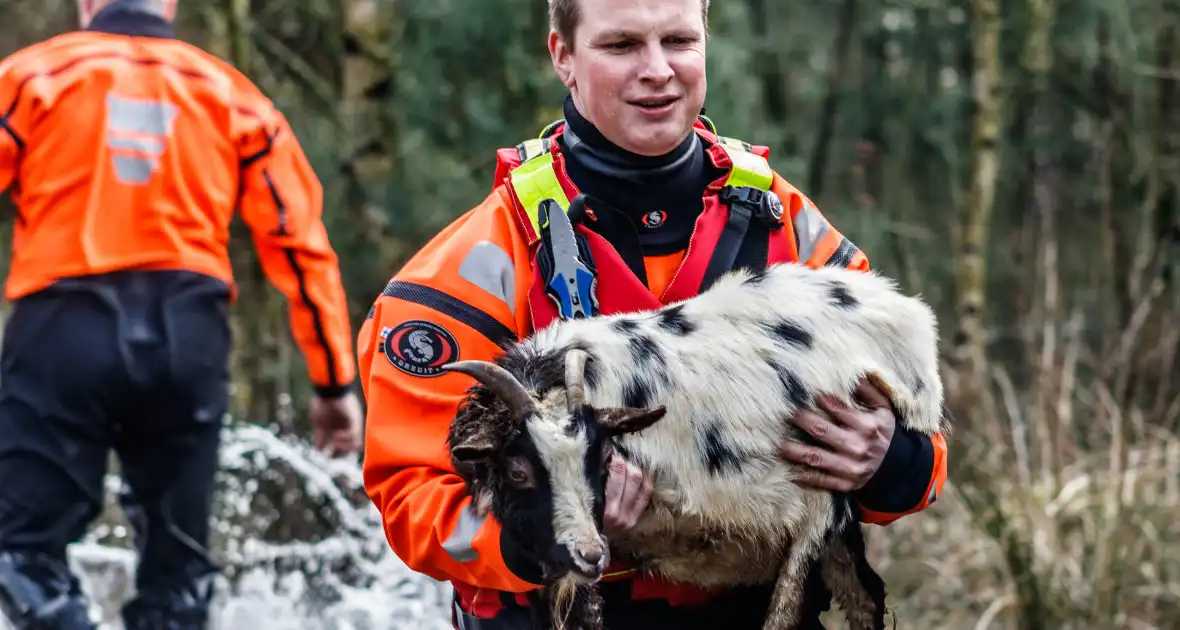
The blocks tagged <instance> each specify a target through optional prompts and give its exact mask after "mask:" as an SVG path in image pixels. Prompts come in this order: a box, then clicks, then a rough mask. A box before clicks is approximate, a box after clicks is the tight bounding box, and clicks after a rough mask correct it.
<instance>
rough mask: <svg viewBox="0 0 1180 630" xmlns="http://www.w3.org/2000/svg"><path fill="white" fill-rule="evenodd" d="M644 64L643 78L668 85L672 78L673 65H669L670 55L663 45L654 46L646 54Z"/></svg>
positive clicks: (650, 46)
mask: <svg viewBox="0 0 1180 630" xmlns="http://www.w3.org/2000/svg"><path fill="white" fill-rule="evenodd" d="M643 58H644V64H643V72H642V73H641V78H643V79H645V80H647V81H654V82H657V83H666V82H667V81H669V80H670V79H671V78H672V76H673V74H674V73H673V72H672V65H671V64H669V63H668V55H667V54H666V51H664V47H663V45H661V44H658V43H657V44H652V45H649V46H648V47H647V50H646V52H645V53H644V56H643Z"/></svg>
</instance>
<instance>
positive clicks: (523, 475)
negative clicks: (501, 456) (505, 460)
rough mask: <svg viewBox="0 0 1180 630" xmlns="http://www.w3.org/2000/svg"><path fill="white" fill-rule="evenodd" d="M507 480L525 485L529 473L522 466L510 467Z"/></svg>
mask: <svg viewBox="0 0 1180 630" xmlns="http://www.w3.org/2000/svg"><path fill="white" fill-rule="evenodd" d="M508 481H510V482H512V484H513V485H516V486H525V485H528V484H529V481H530V479H529V473H528V471H527V470H524V469H523V468H512V469H509V471H508Z"/></svg>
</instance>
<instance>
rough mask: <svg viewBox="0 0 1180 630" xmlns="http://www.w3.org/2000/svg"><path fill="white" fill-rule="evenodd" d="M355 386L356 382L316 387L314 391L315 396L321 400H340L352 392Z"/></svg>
mask: <svg viewBox="0 0 1180 630" xmlns="http://www.w3.org/2000/svg"><path fill="white" fill-rule="evenodd" d="M355 384H356V381H353V382H351V383H348V384H347V385H316V386H314V388H313V389H315V395H316V396H319V397H320V398H325V399H329V398H340V397H342V396H344V395H345V394H348V393H349V392H351V391H352V388H353V385H355Z"/></svg>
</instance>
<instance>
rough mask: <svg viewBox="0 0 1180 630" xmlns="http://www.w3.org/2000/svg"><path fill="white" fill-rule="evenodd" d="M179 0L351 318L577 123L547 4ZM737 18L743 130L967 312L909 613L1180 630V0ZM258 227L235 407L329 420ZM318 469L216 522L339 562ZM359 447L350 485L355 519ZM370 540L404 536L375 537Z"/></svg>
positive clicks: (822, 10)
mask: <svg viewBox="0 0 1180 630" xmlns="http://www.w3.org/2000/svg"><path fill="white" fill-rule="evenodd" d="M583 1H584V2H586V1H592V0H583ZM180 14H181V15H180V25H179V28H180V31H181V35H182V37H183V38H184V39H186V40H187V41H189V42H192V43H195V44H197V45H200V46H202V47H205V48H206V49H208V50H211V51H212V52H214V53H216V54H218V55H221V56H223V57H225V58H226V59H229V60H231V61H232V62H233V63H234V64H235V65H237V66H238V67H239V68H240V69H242V70H243V71H244V72H245V73H246V74H247V75H249V76H250V77H252V78H253V79H254V80H255V81H256V82H257V83H258V84H259V85H260V86H261V87H262V88H263V89H264V90H265V91H266V93H267V94H268V95H269V96H270V97H271V98H272V99H273V100H274V101H275V102H276V103H277V104H278V106H279V107H280V108H281V109H282V110H283V111H284V112H285V113H286V115H287V116H288V117H289V119H290V121H291V123H292V125H293V126H294V128H295V130H296V131H297V133H298V136H299V138H300V140H301V141H302V143H303V145H304V147H305V148H306V150H307V152H308V154H309V157H310V158H311V160H312V162H313V164H314V165H315V166H316V168H317V171H318V173H319V175H320V177H321V178H322V181H323V184H324V188H325V215H326V221H327V224H328V227H329V230H330V233H331V236H332V240H333V243H334V244H335V246H336V248H337V251H338V252H339V253H340V256H341V259H342V265H343V271H344V275H345V280H346V283H347V288H348V291H349V297H350V300H351V306H352V314H353V321H354V323H355V324H356V325H359V323H360V322H361V321H362V318H363V317H364V314H365V312H366V310H367V309H368V307H369V305H370V303H371V300H372V299H373V298H374V297H375V296H376V295H377V294H378V293H379V292H380V290H381V288H382V287H383V286H384V284H385V282H386V281H387V280H388V278H389V277H390V276H391V275H392V274H393V273H394V272H395V271H396V270H397V268H398V267H399V265H400V264H401V263H403V262H404V261H405V260H406V258H407V257H408V256H409V255H410V254H412V253H413V252H414V251H415V249H416V248H417V247H419V246H420V245H421V244H422V243H423V242H424V240H425V239H427V238H428V237H429V236H430V235H432V234H433V233H434V232H436V231H437V230H439V229H440V228H441V227H443V226H444V225H445V224H447V223H448V222H449V221H451V220H452V219H453V218H455V217H456V216H458V215H459V214H460V213H462V212H464V211H466V210H467V209H468V208H470V207H471V206H473V205H474V204H475V203H477V202H478V201H479V200H480V199H482V198H483V197H484V196H485V195H486V194H487V192H488V191H489V190H490V188H491V186H492V181H491V177H492V170H493V165H494V150H495V149H496V148H498V147H502V146H509V145H512V144H515V143H516V142H519V141H521V140H523V139H524V138H527V137H532V136H534V135H536V134H537V133H538V132H539V130H540V129H541V127H543V126H544V125H545V124H546V123H548V122H550V121H552V120H554V119H555V118H557V117H559V116H560V115H561V113H560V112H561V110H560V105H561V99H562V97H563V95H564V92H563V89H562V87H561V85H560V84H559V83H558V82H557V80H556V79H555V78H554V76H553V74H552V71H551V68H550V62H549V59H548V55H547V52H546V50H545V43H544V39H545V36H546V33H547V23H546V16H545V3H544V2H542V1H541V0H479V1H478V2H476V1H473V0H431V1H429V2H427V1H422V0H207V1H205V0H203V1H200V2H196V1H190V2H182V3H180ZM75 20H76V14H75V7H74V2H73V0H0V21H2V22H3V24H4V27H3V29H0V31H2V32H0V53H3V54H7V53H9V52H12V51H14V50H16V49H17V48H19V47H21V46H23V45H26V44H29V43H31V42H33V41H36V40H39V39H42V38H45V37H48V36H51V35H54V34H56V33H60V32H63V31H65V30H67V29H70V28H72V27H73V26H74V24H75ZM711 30H712V39H711V41H710V44H709V79H710V86H709V87H710V90H709V99H708V102H707V104H706V105H707V108H708V112H709V115H710V117H711V118H712V119H713V120H714V121H715V122H716V123H717V125H718V127H719V129H720V131H721V133H722V134H724V135H728V136H734V137H740V138H743V139H745V140H748V141H751V142H756V143H760V144H766V145H769V146H770V147H771V149H772V165H773V166H774V167H775V168H776V169H778V170H779V172H780V173H782V174H783V176H784V177H786V178H787V179H788V180H790V181H792V182H793V183H795V184H796V185H797V186H799V187H800V188H801V189H802V190H803V191H804V192H805V193H806V194H807V195H809V196H810V197H811V198H812V199H813V200H815V201H816V203H817V204H818V205H819V207H820V208H821V210H822V211H824V212H825V214H826V215H827V216H828V217H829V218H830V219H831V220H832V221H833V222H834V223H835V224H836V225H837V226H839V227H840V228H841V229H842V230H843V231H844V232H845V233H846V234H848V235H849V236H850V237H851V238H852V239H853V240H855V241H856V243H857V244H858V245H859V246H860V247H861V248H862V249H864V250H865V251H866V252H867V254H868V256H869V258H870V261H871V262H872V264H873V265H874V266H875V267H876V268H877V269H879V270H882V271H883V272H885V273H887V274H890V275H892V276H894V277H896V278H898V279H899V280H900V281H901V282H902V283H903V285H904V287H905V288H906V289H907V290H908V291H911V292H914V293H920V294H922V295H923V296H924V297H925V298H927V299H928V300H930V301H931V303H932V304H933V305H935V306H936V308H937V309H938V311H939V312H940V314H941V317H942V329H943V330H942V332H943V339H944V341H945V357H946V367H947V378H948V382H949V384H950V389H949V394H950V403H951V407H952V409H953V410H954V411H955V413H956V423H957V424H956V432H955V434H954V435H953V436H952V439H951V478H950V483H949V486H948V488H949V491H948V492H947V493H946V494H945V495H944V496H943V497H942V498H941V499H940V502H939V503H938V504H936V505H935V506H934V507H933V508H932V509H931V510H929V511H928V512H926V513H924V514H923V515H920V516H915V517H910V518H906V519H903V520H902V521H900V522H898V523H897V524H895V525H893V526H891V527H889V528H887V529H873V530H872V531H871V533H870V535H871V539H870V541H871V545H872V553H873V555H874V558H875V560H874V561H875V563H876V566H877V567H878V568H879V569H880V570H881V571H882V572H883V573H884V575H885V579H886V582H887V584H888V586H889V592H890V597H891V604H892V606H893V608H894V611H893V612H894V614H895V616H896V618H897V625H898V627H903V628H978V629H981V630H982V629H989V628H991V629H1008V628H1012V629H1019V630H1033V629H1040V628H1127V629H1139V628H1175V627H1180V544H1177V543H1180V519H1177V518H1176V515H1177V514H1178V513H1180V512H1178V507H1180V441H1178V440H1177V430H1178V428H1180V365H1178V364H1177V352H1178V348H1180V291H1177V289H1176V285H1175V282H1174V280H1175V277H1176V272H1177V271H1180V268H1178V267H1180V265H1178V264H1177V262H1176V261H1177V258H1178V254H1180V90H1178V88H1180V46H1178V34H1180V0H1118V1H1114V0H1106V1H1104V0H878V1H875V2H869V1H865V0H809V1H808V2H800V1H793V0H792V1H773V0H717V1H715V2H714V3H713V7H712V10H711ZM5 222H6V223H5V225H4V229H5V230H6V231H9V230H10V229H11V222H10V221H9V220H8V219H5ZM236 233H237V236H238V238H237V240H236V243H235V245H234V248H233V251H234V259H235V266H236V269H237V274H238V280H239V283H240V285H241V289H242V297H241V301H240V302H239V304H238V305H237V306H236V308H235V311H234V318H235V320H234V321H235V328H236V330H237V334H238V337H237V339H238V344H239V345H238V349H237V353H236V355H235V370H236V374H237V378H236V386H235V396H236V398H235V408H234V417H235V422H236V423H238V424H237V426H241V427H245V429H243V430H248V429H249V427H252V426H264V427H267V428H269V429H271V431H272V432H273V434H275V435H278V436H283V437H286V436H294V437H295V438H297V439H298V440H302V439H303V436H306V435H307V433H308V431H307V426H306V423H305V422H306V421H305V419H304V416H303V413H302V411H303V405H304V403H305V401H306V399H307V396H308V394H309V391H308V388H307V385H306V379H305V376H304V374H305V372H304V370H303V366H302V364H301V362H300V357H299V355H298V353H297V352H296V351H295V349H294V346H293V344H292V343H291V340H290V335H289V333H288V329H287V325H286V319H285V318H286V315H285V311H284V309H285V305H284V303H283V301H282V299H281V297H280V296H279V294H278V293H277V292H276V291H274V290H273V289H272V288H271V287H270V286H269V285H267V284H266V282H265V280H264V278H263V276H262V275H261V271H260V270H259V267H258V265H257V262H256V259H255V258H254V255H253V252H252V248H251V244H250V241H249V238H248V234H247V233H246V232H244V231H242V230H240V229H239V230H238V231H237V232H236ZM7 240H8V239H7V236H5V239H4V246H5V247H7V246H8V242H7ZM241 435H247V434H246V433H242V434H241ZM249 435H254V436H255V437H256V438H257V436H258V434H257V433H255V434H249ZM239 437H240V436H239ZM258 439H262V440H265V438H258ZM296 443H298V442H296ZM278 444H279V443H278V442H276V443H274V444H272V445H271V447H267V448H269V449H270V450H269V451H267V452H271V453H273V452H275V449H279V448H280V446H279V445H278ZM282 444H288V442H283V443H282ZM263 450H266V449H263ZM280 459H281V458H280ZM293 462H294V463H293ZM299 462H302V464H300V463H299ZM306 464H307V462H306V461H304V460H299V459H297V458H295V459H290V460H289V461H287V462H286V464H284V466H278V465H276V466H264V467H263V468H264V469H265V470H264V471H263V472H257V471H256V473H255V474H256V475H257V479H255V481H256V483H255V484H254V486H251V487H250V488H249V489H248V490H242V489H241V488H239V489H238V490H236V491H235V492H237V494H235V495H234V496H247V498H249V499H250V505H251V507H249V508H248V510H247V511H250V512H252V513H253V514H255V515H256V516H257V515H262V516H261V517H260V519H261V520H260V521H259V522H260V523H261V524H259V522H256V523H255V524H254V525H253V526H252V527H253V529H249V531H247V529H243V528H241V527H239V528H236V529H235V528H230V529H225V528H223V529H222V531H223V532H228V533H226V534H225V538H226V539H227V540H225V541H222V543H221V544H223V545H225V548H226V549H231V548H236V547H235V544H238V545H240V544H241V543H242V541H243V540H249V541H252V542H258V543H269V544H273V545H279V544H280V543H281V544H286V545H290V544H293V543H294V542H299V541H303V542H307V543H312V546H311V547H309V548H308V549H311V550H312V551H311V552H309V553H313V554H314V553H318V551H315V549H316V548H315V545H314V543H315V542H316V541H323V540H327V539H329V538H330V537H331V536H332V535H333V533H334V532H335V531H336V530H338V529H340V528H342V527H348V526H349V525H348V524H347V523H346V522H345V521H347V520H348V519H343V518H339V514H338V515H337V518H335V519H333V518H331V517H329V516H324V514H325V510H327V508H325V507H324V502H323V501H322V500H321V499H317V496H319V494H323V493H319V494H317V493H316V492H312V491H308V490H306V488H305V487H304V486H306V485H307V484H305V483H302V482H301V481H300V476H301V475H302V476H303V477H307V476H309V475H314V474H316V473H315V472H314V470H312V469H313V468H314V467H312V466H308V465H306ZM353 468H354V469H355V466H354V467H353ZM354 469H349V470H348V471H344V472H341V471H342V470H343V469H336V472H337V473H338V474H337V475H336V482H335V483H334V484H329V485H333V486H334V487H336V488H337V489H338V490H339V494H338V495H332V492H328V495H330V496H329V499H331V498H332V496H335V497H336V499H334V500H341V501H343V500H348V501H351V503H352V505H354V506H357V509H358V510H360V509H363V507H364V504H365V499H364V497H363V492H361V491H360V490H359V478H358V477H357V476H356V473H355V470H354ZM316 470H318V469H316ZM266 471H270V476H269V477H268V476H267V473H266ZM275 471H278V472H275ZM301 471H302V472H301ZM308 471H312V472H308ZM259 480H262V481H261V483H263V484H264V486H265V487H264V488H262V489H260V488H259V487H258V483H257V482H259ZM304 481H305V479H304ZM227 496H228V495H227ZM263 505H264V506H265V508H263V507H259V506H263ZM329 507H330V506H329ZM328 511H330V510H328ZM111 519H112V521H111V522H112V523H115V522H117V517H115V516H113V517H111ZM374 523H375V522H374ZM116 529H117V526H116ZM103 531H104V532H105V533H104V534H101V535H99V537H98V538H96V539H95V540H96V541H97V542H100V543H102V544H103V545H109V546H120V545H122V546H126V540H125V537H123V538H122V539H121V538H120V537H119V536H115V535H113V534H111V533H110V532H111V531H113V530H112V529H110V528H108V529H106V530H103ZM354 533H355V532H354ZM356 536H357V538H358V539H365V540H367V541H368V543H366V544H370V545H371V549H370V551H369V552H368V553H380V550H379V548H380V547H381V546H382V545H383V544H384V541H383V540H381V536H380V531H379V530H378V531H377V532H372V531H368V532H366V533H356ZM273 548H274V549H279V547H277V546H276V547H273ZM305 551H306V549H305ZM321 551H322V549H321ZM227 553H228V552H227ZM280 555H282V554H278V553H277V552H276V553H275V554H272V556H271V560H272V561H273V560H275V558H277V557H278V556H280ZM226 557H227V558H228V557H229V556H228V555H227V556H226ZM235 557H237V556H235ZM284 557H288V556H284ZM291 557H293V556H291ZM227 562H229V563H230V564H231V565H233V564H234V562H235V561H233V560H227ZM235 566H236V565H235ZM299 566H300V567H303V565H299ZM298 570H299V571H302V572H303V573H302V574H303V575H305V576H306V575H316V574H317V572H318V571H321V569H307V568H306V567H303V568H299V569H298ZM389 592H390V593H391V594H390V595H389V597H397V596H398V595H397V594H396V590H395V589H391V590H390V591H389ZM373 627H375V628H376V627H380V626H373ZM407 627H411V626H407Z"/></svg>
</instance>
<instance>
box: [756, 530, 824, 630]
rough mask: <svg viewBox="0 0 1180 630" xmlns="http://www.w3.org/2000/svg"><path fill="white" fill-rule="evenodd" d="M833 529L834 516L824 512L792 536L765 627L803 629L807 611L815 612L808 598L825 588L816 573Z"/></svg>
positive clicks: (765, 629)
mask: <svg viewBox="0 0 1180 630" xmlns="http://www.w3.org/2000/svg"><path fill="white" fill-rule="evenodd" d="M830 528H831V519H830V518H827V515H826V514H825V515H824V516H821V517H818V518H812V519H810V520H809V521H807V522H805V523H803V524H802V528H801V531H799V533H798V534H797V535H796V536H794V537H793V539H792V541H791V544H790V546H789V547H788V549H787V553H786V556H785V558H784V560H783V563H782V566H781V568H780V569H779V574H778V579H777V581H776V582H775V585H774V595H773V596H772V597H771V600H770V609H769V610H767V613H766V621H765V622H764V623H763V624H762V630H800V629H801V628H803V627H804V625H803V624H804V623H805V622H807V621H808V619H807V617H808V613H809V612H812V611H811V610H810V609H811V606H810V604H811V603H812V602H811V601H809V597H815V596H816V595H818V594H819V593H817V592H815V591H816V589H815V588H814V587H815V586H820V587H821V588H822V582H820V580H817V579H814V578H816V577H818V575H816V574H817V572H818V571H819V570H820V566H821V564H820V563H821V558H822V555H823V553H824V546H825V538H826V536H827V532H828V531H829V530H830Z"/></svg>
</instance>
